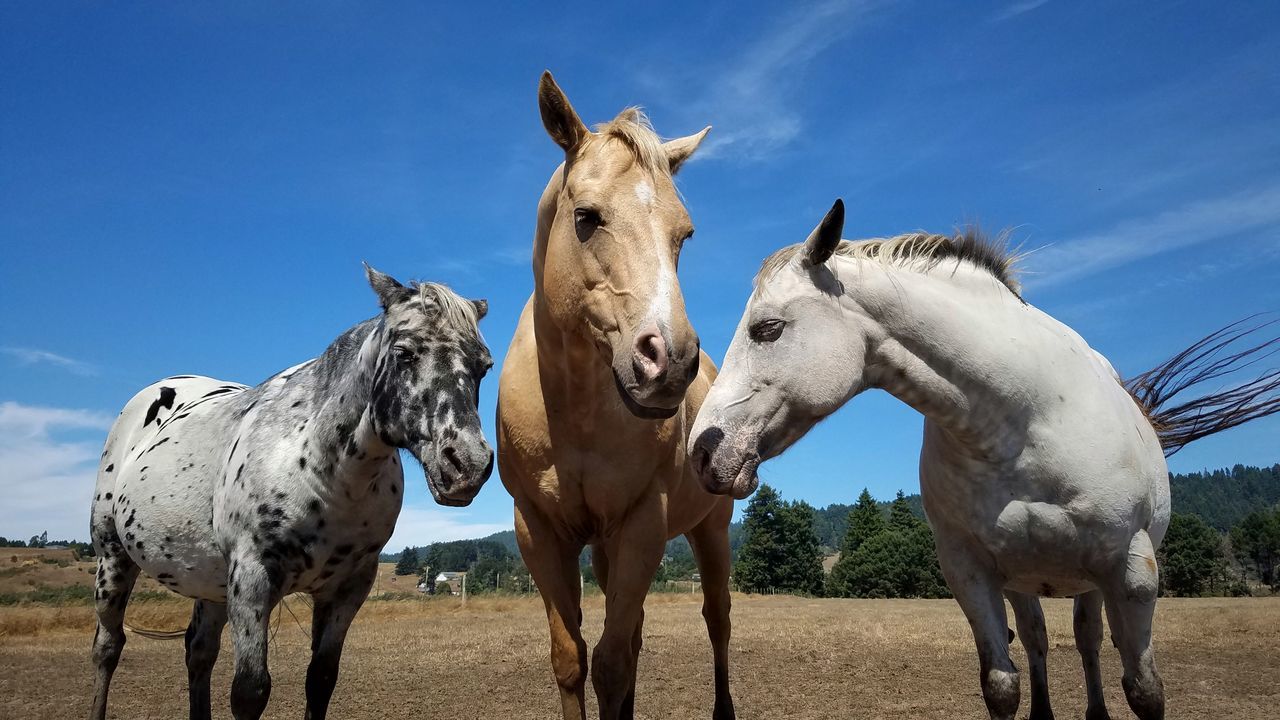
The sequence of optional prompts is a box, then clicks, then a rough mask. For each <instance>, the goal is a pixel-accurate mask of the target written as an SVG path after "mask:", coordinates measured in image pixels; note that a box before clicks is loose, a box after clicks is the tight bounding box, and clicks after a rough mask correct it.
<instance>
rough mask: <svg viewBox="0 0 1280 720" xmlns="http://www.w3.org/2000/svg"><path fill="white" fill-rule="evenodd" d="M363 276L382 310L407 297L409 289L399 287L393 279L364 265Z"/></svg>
mask: <svg viewBox="0 0 1280 720" xmlns="http://www.w3.org/2000/svg"><path fill="white" fill-rule="evenodd" d="M364 274H365V276H366V277H368V278H369V287H371V288H373V291H374V292H375V293H377V295H378V304H379V305H381V306H382V309H383V310H386V309H387V308H389V307H391V306H392V305H394V304H396V303H397V302H399V301H400V300H403V299H404V298H405V297H407V296H408V295H409V289H408V288H406V287H405V286H403V285H401V284H400V283H399V282H397V281H396V279H395V278H393V277H391V276H390V275H388V274H386V273H384V272H378V271H377V270H374V269H373V268H372V267H370V266H369V263H365V264H364Z"/></svg>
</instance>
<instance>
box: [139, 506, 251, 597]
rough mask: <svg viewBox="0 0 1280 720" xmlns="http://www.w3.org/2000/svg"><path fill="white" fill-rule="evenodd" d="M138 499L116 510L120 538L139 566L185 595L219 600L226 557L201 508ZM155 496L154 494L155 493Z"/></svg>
mask: <svg viewBox="0 0 1280 720" xmlns="http://www.w3.org/2000/svg"><path fill="white" fill-rule="evenodd" d="M149 499H150V497H149V496H148V497H147V498H145V499H143V500H141V501H140V502H138V503H137V504H135V505H131V506H130V508H129V509H128V510H127V511H126V512H124V513H123V517H120V516H117V519H116V524H117V525H116V526H117V528H118V531H119V534H120V539H121V542H123V543H124V545H125V547H126V549H127V551H128V553H129V556H130V557H131V558H132V559H133V561H134V562H136V563H137V564H138V566H139V567H141V568H142V571H143V572H145V573H146V574H148V575H150V576H151V577H153V578H155V579H156V580H157V581H159V582H160V584H162V585H164V586H165V587H167V588H169V589H170V590H172V591H174V592H176V593H179V594H181V595H186V596H187V597H192V598H199V599H202V600H213V601H217V602H223V601H225V600H226V592H227V586H226V583H227V566H226V559H225V558H224V557H223V555H222V552H221V551H220V550H219V549H218V547H217V545H216V543H215V541H214V536H213V532H212V530H213V528H212V527H211V526H210V525H209V511H208V509H206V508H201V507H199V506H192V505H190V504H183V503H174V502H170V503H165V504H160V503H159V502H154V503H150V504H148V502H147V500H149ZM157 500H158V498H157Z"/></svg>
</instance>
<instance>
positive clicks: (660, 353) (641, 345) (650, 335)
mask: <svg viewBox="0 0 1280 720" xmlns="http://www.w3.org/2000/svg"><path fill="white" fill-rule="evenodd" d="M632 355H633V357H632V365H633V367H634V368H635V371H636V379H637V380H646V381H653V380H656V379H657V378H659V377H661V376H662V375H663V374H664V373H665V372H666V371H667V365H668V363H669V358H668V357H667V342H666V340H664V339H663V338H662V333H660V332H658V330H657V328H654V329H651V330H646V331H645V332H642V333H640V335H639V336H638V337H636V343H635V347H634V348H633V350H632Z"/></svg>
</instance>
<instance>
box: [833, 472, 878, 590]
mask: <svg viewBox="0 0 1280 720" xmlns="http://www.w3.org/2000/svg"><path fill="white" fill-rule="evenodd" d="M848 525H849V529H848V530H847V531H846V532H845V535H844V542H843V543H842V544H841V546H840V559H839V560H837V561H836V565H835V567H834V568H832V569H831V575H830V576H829V577H828V578H827V588H826V590H827V592H826V594H827V596H828V597H858V595H856V594H855V590H854V588H853V587H852V586H851V585H850V580H851V579H852V578H851V577H850V571H851V569H852V563H853V562H854V560H853V558H854V555H855V554H856V553H857V552H858V549H859V548H861V547H862V546H863V545H864V544H865V543H867V542H868V541H870V540H871V539H872V538H874V537H876V536H878V535H880V534H881V533H882V532H884V529H885V524H884V514H883V513H881V512H880V504H879V503H877V502H876V499H875V498H873V497H871V492H870V491H869V490H867V489H866V488H863V489H862V494H861V495H859V496H858V502H857V504H855V505H854V506H853V509H852V510H850V511H849V522H848Z"/></svg>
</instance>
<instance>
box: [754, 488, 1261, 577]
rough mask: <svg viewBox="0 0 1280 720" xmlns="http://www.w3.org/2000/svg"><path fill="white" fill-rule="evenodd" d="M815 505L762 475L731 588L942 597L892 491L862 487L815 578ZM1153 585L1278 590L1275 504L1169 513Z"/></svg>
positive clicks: (917, 534)
mask: <svg viewBox="0 0 1280 720" xmlns="http://www.w3.org/2000/svg"><path fill="white" fill-rule="evenodd" d="M815 519H816V516H815V511H814V509H813V508H812V507H811V506H810V505H809V504H808V503H805V502H787V501H785V500H783V499H782V498H781V497H780V496H779V495H778V492H777V491H776V490H774V489H773V488H772V487H770V486H768V485H762V486H761V487H760V489H759V490H758V491H757V492H756V494H755V496H754V497H753V498H752V499H751V502H750V503H749V504H748V505H747V509H746V511H745V513H744V518H743V541H742V545H741V547H740V548H739V549H738V555H737V562H736V564H735V565H734V579H735V581H736V584H737V587H738V589H740V590H742V591H744V592H754V593H780V592H781V593H796V594H801V595H812V596H819V595H825V596H827V597H854V598H941V597H950V592H949V590H948V589H947V585H946V582H945V580H944V579H943V577H942V572H941V569H940V568H939V566H938V558H937V554H936V552H935V549H934V543H933V533H932V531H931V530H930V529H929V526H928V524H927V523H926V522H925V521H924V520H923V519H922V518H921V517H920V516H919V515H918V514H917V512H916V511H915V510H914V508H913V507H912V504H911V502H910V501H909V499H908V498H907V497H906V496H904V495H903V494H902V492H901V491H899V492H898V495H897V497H896V498H895V499H894V501H893V502H892V503H890V504H889V507H888V509H887V512H886V511H885V509H884V508H882V507H881V505H880V504H879V503H877V502H876V501H875V499H874V498H872V497H871V493H869V492H868V491H867V490H865V489H864V490H863V491H862V494H861V495H860V496H859V497H858V502H857V503H856V504H855V505H854V506H853V507H852V508H851V509H850V510H849V512H848V516H847V518H846V519H845V523H844V524H845V526H846V530H845V535H844V540H843V542H842V543H841V545H840V555H839V559H838V560H837V561H836V562H835V565H834V566H833V567H832V568H831V572H830V573H829V574H828V575H827V576H826V577H825V580H824V578H823V573H822V559H823V558H822V548H821V544H820V542H819V536H818V533H817V532H816V531H815ZM1159 553H1160V569H1161V572H1160V576H1161V590H1162V592H1163V593H1164V594H1168V595H1178V596H1184V597H1187V596H1200V595H1246V594H1252V593H1253V592H1254V591H1255V589H1263V588H1266V589H1269V590H1271V591H1272V592H1275V591H1280V572H1278V570H1280V507H1275V508H1269V509H1265V510H1255V511H1253V512H1251V513H1249V514H1247V515H1245V516H1244V517H1243V518H1242V519H1241V520H1240V521H1239V522H1238V523H1237V524H1235V525H1234V526H1232V527H1231V528H1230V530H1229V531H1228V532H1221V531H1219V530H1218V529H1216V528H1214V527H1213V526H1211V525H1210V524H1209V523H1208V522H1206V521H1205V520H1204V519H1203V518H1201V517H1200V516H1198V515H1193V514H1190V513H1174V514H1173V516H1172V518H1171V519H1170V524H1169V530H1168V532H1167V533H1166V535H1165V539H1164V543H1163V545H1162V546H1161V548H1160V551H1159Z"/></svg>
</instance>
